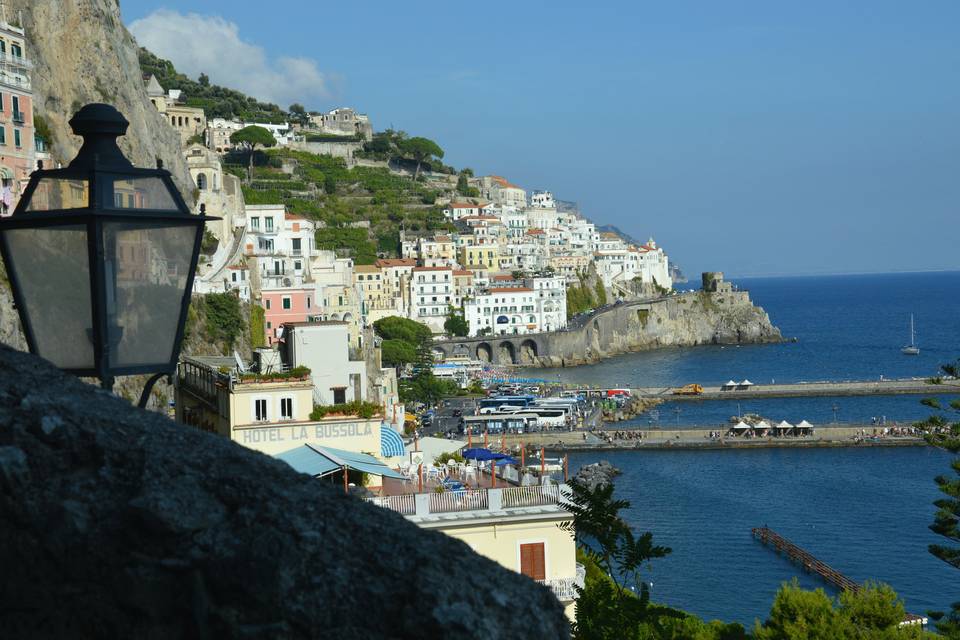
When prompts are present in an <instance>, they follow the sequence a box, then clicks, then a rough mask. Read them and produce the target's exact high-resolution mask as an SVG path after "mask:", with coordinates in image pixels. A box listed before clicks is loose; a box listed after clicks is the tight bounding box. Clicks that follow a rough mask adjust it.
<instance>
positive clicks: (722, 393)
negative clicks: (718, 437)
mask: <svg viewBox="0 0 960 640" xmlns="http://www.w3.org/2000/svg"><path fill="white" fill-rule="evenodd" d="M632 391H633V393H634V395H636V396H638V397H641V398H658V399H661V400H671V401H677V402H680V401H691V400H694V401H695V400H744V399H749V398H753V399H755V398H802V397H827V396H890V395H904V394H916V395H943V394H960V380H943V381H941V382H940V384H932V383H931V382H930V381H929V380H928V379H926V378H911V379H908V380H883V379H878V380H872V381H866V380H854V381H844V382H796V383H790V384H749V385H743V384H737V385H725V386H719V387H717V386H713V387H703V391H702V392H701V393H696V394H678V393H675V392H676V391H677V387H642V388H638V389H633V390H632Z"/></svg>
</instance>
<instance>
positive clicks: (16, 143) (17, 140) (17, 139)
mask: <svg viewBox="0 0 960 640" xmlns="http://www.w3.org/2000/svg"><path fill="white" fill-rule="evenodd" d="M13 144H14V146H15V147H17V148H18V149H19V148H20V129H14V130H13ZM130 197H131V198H132V197H133V196H130Z"/></svg>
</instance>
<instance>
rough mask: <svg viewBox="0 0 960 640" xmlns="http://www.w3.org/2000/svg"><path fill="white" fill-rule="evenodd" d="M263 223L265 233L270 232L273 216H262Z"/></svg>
mask: <svg viewBox="0 0 960 640" xmlns="http://www.w3.org/2000/svg"><path fill="white" fill-rule="evenodd" d="M263 224H264V225H265V228H266V231H267V233H271V232H272V231H273V218H264V219H263Z"/></svg>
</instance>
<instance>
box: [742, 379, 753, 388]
mask: <svg viewBox="0 0 960 640" xmlns="http://www.w3.org/2000/svg"><path fill="white" fill-rule="evenodd" d="M740 386H741V387H752V386H753V383H752V382H750V381H749V380H744V381H743V382H741V383H740Z"/></svg>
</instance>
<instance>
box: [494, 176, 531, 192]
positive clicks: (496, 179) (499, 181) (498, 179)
mask: <svg viewBox="0 0 960 640" xmlns="http://www.w3.org/2000/svg"><path fill="white" fill-rule="evenodd" d="M490 179H491V180H493V181H494V182H496V183H497V184H499V185H500V186H501V187H506V188H507V189H522V188H523V187H518V186H517V185H515V184H513V183H512V182H510V181H508V180H507V179H506V178H504V177H501V176H490Z"/></svg>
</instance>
